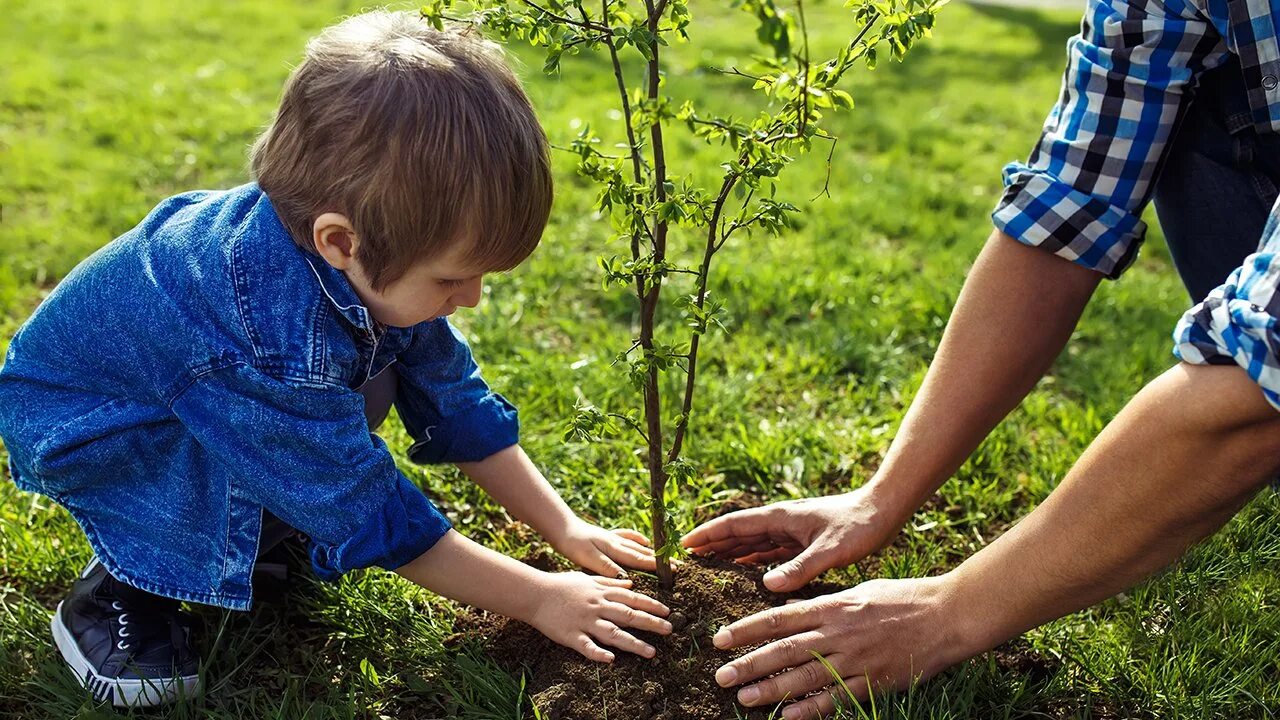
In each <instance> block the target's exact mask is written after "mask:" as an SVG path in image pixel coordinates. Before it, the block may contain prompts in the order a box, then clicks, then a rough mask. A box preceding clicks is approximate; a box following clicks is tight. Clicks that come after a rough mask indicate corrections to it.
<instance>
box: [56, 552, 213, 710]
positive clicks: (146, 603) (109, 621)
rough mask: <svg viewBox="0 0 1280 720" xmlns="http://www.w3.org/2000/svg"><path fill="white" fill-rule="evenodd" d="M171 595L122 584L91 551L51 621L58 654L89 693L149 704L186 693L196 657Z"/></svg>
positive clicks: (195, 683) (195, 678) (194, 677)
mask: <svg viewBox="0 0 1280 720" xmlns="http://www.w3.org/2000/svg"><path fill="white" fill-rule="evenodd" d="M178 607H179V603H178V601H177V600H171V599H169V598H163V597H159V596H157V595H152V594H150V593H147V592H143V591H141V590H138V589H136V588H133V587H130V586H128V585H126V584H124V583H122V582H120V581H118V580H116V579H115V578H113V577H111V575H110V574H109V573H108V572H107V569H106V568H104V567H103V566H102V563H100V562H98V560H97V558H94V560H93V561H92V562H90V563H89V565H88V567H86V568H85V570H84V572H83V573H81V575H80V578H79V579H78V580H76V582H75V584H74V585H73V586H72V587H71V594H70V595H68V596H67V598H66V599H65V600H63V601H62V602H60V603H58V609H57V611H56V612H54V614H53V620H52V622H51V626H52V629H53V639H54V642H56V643H57V645H58V651H59V652H61V653H62V659H63V660H65V661H66V662H67V665H69V666H71V671H72V672H73V673H74V674H75V676H76V678H77V679H78V680H79V681H80V684H81V685H83V686H85V687H86V688H88V689H89V691H90V692H92V693H93V697H94V698H95V699H97V700H107V701H110V702H111V704H112V705H115V706H118V707H150V706H155V705H163V704H165V703H169V702H173V701H174V700H177V699H178V698H180V697H191V696H192V695H193V694H194V693H195V692H196V691H197V689H198V687H199V682H200V677H199V675H198V672H197V671H198V666H199V659H198V658H197V657H196V654H195V653H194V652H193V651H192V650H191V646H190V645H189V643H188V635H189V634H190V630H189V628H188V627H187V622H186V619H185V618H184V617H183V616H182V613H181V612H179V610H178Z"/></svg>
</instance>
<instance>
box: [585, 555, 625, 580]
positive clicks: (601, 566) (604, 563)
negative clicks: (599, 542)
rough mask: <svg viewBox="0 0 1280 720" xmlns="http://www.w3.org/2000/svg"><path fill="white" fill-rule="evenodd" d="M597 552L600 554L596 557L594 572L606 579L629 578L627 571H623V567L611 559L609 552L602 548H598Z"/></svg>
mask: <svg viewBox="0 0 1280 720" xmlns="http://www.w3.org/2000/svg"><path fill="white" fill-rule="evenodd" d="M596 552H597V553H599V554H598V555H596V557H595V562H594V563H592V565H593V567H592V568H591V569H592V570H595V571H596V572H598V573H600V574H601V575H603V576H605V577H611V578H625V577H626V576H627V571H626V570H623V569H622V566H621V565H619V564H618V563H616V562H614V561H613V558H611V557H609V553H608V552H606V551H605V550H602V549H600V548H596Z"/></svg>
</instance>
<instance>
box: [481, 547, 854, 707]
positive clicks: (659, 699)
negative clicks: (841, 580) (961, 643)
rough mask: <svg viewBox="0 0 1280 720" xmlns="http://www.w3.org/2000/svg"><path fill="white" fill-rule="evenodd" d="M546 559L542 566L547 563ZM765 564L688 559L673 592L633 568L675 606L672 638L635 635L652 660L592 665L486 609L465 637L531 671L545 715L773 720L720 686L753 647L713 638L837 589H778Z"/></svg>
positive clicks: (639, 586) (639, 585) (645, 587)
mask: <svg viewBox="0 0 1280 720" xmlns="http://www.w3.org/2000/svg"><path fill="white" fill-rule="evenodd" d="M545 562H546V558H541V559H540V561H539V562H537V564H543V563H545ZM762 576H763V572H762V571H761V570H759V569H757V568H750V567H744V566H742V565H739V564H736V563H732V562H727V561H723V560H715V559H693V560H691V561H686V562H685V563H684V564H683V566H682V567H681V568H680V569H679V571H678V572H677V573H676V586H675V588H674V590H673V591H672V592H671V593H664V592H660V591H659V590H658V585H657V581H656V580H655V579H654V578H652V577H649V576H646V575H641V574H638V573H637V574H635V575H634V579H635V586H634V588H633V589H635V590H636V591H638V592H642V593H645V594H647V595H652V596H654V597H656V598H658V599H659V600H661V601H662V602H663V603H665V604H666V605H667V606H668V607H670V608H671V611H672V613H671V617H670V618H669V619H670V620H671V624H672V625H673V626H674V628H675V631H674V632H673V633H672V634H671V635H670V636H668V637H659V636H656V635H651V634H648V633H640V632H636V635H637V636H638V637H641V638H642V639H644V640H645V641H646V642H648V643H650V644H651V645H653V646H654V648H656V649H657V651H658V653H657V656H656V657H654V658H652V659H645V658H642V657H639V656H637V655H632V654H630V653H625V652H618V653H617V660H615V661H614V662H613V663H612V664H611V665H603V664H599V663H593V662H590V661H588V660H586V659H584V658H583V657H582V656H581V655H579V654H578V653H576V652H574V651H573V650H570V649H568V648H565V647H562V646H560V645H558V644H556V643H554V642H552V641H551V640H549V639H547V638H546V637H545V636H543V635H542V634H540V633H539V632H538V631H537V630H534V629H533V628H532V627H530V626H528V625H526V624H524V623H521V622H518V621H514V620H508V619H506V618H503V617H500V616H496V615H491V614H488V613H472V614H467V615H464V616H462V617H461V618H460V619H459V621H458V630H459V631H460V636H459V637H458V639H459V640H462V639H465V640H467V641H469V642H475V643H476V644H478V645H479V646H480V647H481V648H483V649H484V650H485V651H486V652H487V653H488V654H489V656H490V657H492V658H493V659H494V660H495V661H496V662H497V663H498V664H499V665H500V666H502V668H503V669H504V670H506V671H508V672H510V673H512V674H513V675H515V676H517V677H518V676H519V674H520V673H521V672H524V673H525V674H526V675H527V677H528V687H527V690H526V692H527V694H528V696H529V697H530V698H531V699H532V701H533V703H534V704H535V705H536V706H537V708H538V710H539V712H540V713H541V716H542V717H543V718H545V719H547V720H598V719H599V718H602V717H609V718H614V717H617V718H626V719H627V720H721V719H722V718H735V717H745V718H752V719H760V720H763V718H767V717H769V716H770V712H771V711H772V708H768V709H764V710H760V709H757V710H754V711H750V712H748V711H747V709H746V708H744V707H742V706H741V705H738V704H737V703H736V702H735V700H734V691H733V690H727V689H724V688H721V687H720V686H719V685H717V684H716V682H715V671H716V669H717V668H719V667H720V666H721V665H723V664H724V663H726V662H728V661H729V660H732V659H733V658H735V657H738V656H740V655H742V654H743V653H745V652H746V651H747V650H748V649H749V648H740V649H736V650H733V651H731V652H726V651H720V650H717V649H716V648H715V647H714V646H713V645H712V644H711V637H712V635H714V634H715V633H716V631H717V630H719V629H720V627H721V626H723V625H725V624H727V623H729V622H732V621H734V620H737V619H739V618H743V617H746V616H747V615H751V614H752V613H756V612H759V611H761V610H766V609H768V608H771V607H776V606H779V605H782V604H784V603H785V602H786V600H787V599H788V598H792V597H805V598H808V597H816V596H817V595H820V594H824V593H829V592H834V591H836V590H839V589H840V588H837V587H821V586H818V587H814V586H811V587H809V588H806V589H805V590H804V591H802V592H800V593H788V594H778V593H773V592H770V591H768V590H766V589H765V587H764V585H763V584H762V582H761V577H762Z"/></svg>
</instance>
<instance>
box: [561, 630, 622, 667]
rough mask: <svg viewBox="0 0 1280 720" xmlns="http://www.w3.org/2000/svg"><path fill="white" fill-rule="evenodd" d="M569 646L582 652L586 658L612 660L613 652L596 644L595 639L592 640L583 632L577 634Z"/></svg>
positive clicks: (601, 660) (602, 660)
mask: <svg viewBox="0 0 1280 720" xmlns="http://www.w3.org/2000/svg"><path fill="white" fill-rule="evenodd" d="M569 647H571V648H573V649H574V650H577V651H578V652H580V653H582V656H583V657H585V658H586V659H588V660H594V661H596V662H603V663H611V662H613V657H614V656H613V653H611V652H609V651H608V650H605V649H604V648H602V647H600V646H599V645H597V644H596V641H595V640H592V639H591V638H590V637H587V636H586V635H585V634H582V635H578V637H576V638H574V639H573V644H571V645H570V646H569Z"/></svg>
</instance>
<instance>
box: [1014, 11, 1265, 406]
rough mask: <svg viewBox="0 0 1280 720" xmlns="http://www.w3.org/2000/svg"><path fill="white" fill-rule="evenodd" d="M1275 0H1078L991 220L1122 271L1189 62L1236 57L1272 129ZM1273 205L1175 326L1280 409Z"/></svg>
mask: <svg viewBox="0 0 1280 720" xmlns="http://www.w3.org/2000/svg"><path fill="white" fill-rule="evenodd" d="M1278 21H1280V2H1277V3H1275V4H1273V3H1272V2H1268V1H1267V0H1088V7H1087V9H1086V11H1085V16H1084V20H1083V22H1082V24H1081V28H1080V34H1079V35H1077V36H1075V37H1073V38H1071V40H1070V41H1069V42H1068V43H1067V51H1068V63H1067V70H1066V74H1065V75H1064V77H1063V83H1062V92H1061V95H1060V97H1059V100H1058V103H1057V105H1055V106H1054V108H1053V110H1052V111H1050V113H1049V117H1048V119H1047V120H1046V121H1045V124H1044V131H1043V134H1042V135H1041V137H1040V140H1039V142H1038V143H1037V144H1036V146H1035V148H1034V149H1033V150H1032V152H1031V156H1030V158H1029V159H1028V160H1027V162H1025V163H1023V162H1015V163H1010V164H1009V165H1008V166H1006V167H1005V169H1004V180H1005V192H1004V196H1003V197H1002V198H1001V200H1000V202H999V204H998V205H997V206H996V209H995V212H994V213H993V214H992V220H993V221H994V223H995V226H996V228H997V229H999V230H1001V231H1003V232H1004V233H1005V234H1007V235H1009V236H1011V237H1013V238H1015V239H1017V240H1019V241H1020V242H1022V243H1025V244H1027V245H1032V246H1037V247H1042V248H1045V249H1047V250H1050V251H1052V252H1053V253H1055V254H1057V255H1059V256H1061V257H1063V258H1066V259H1068V260H1071V261H1073V262H1076V263H1079V264H1081V265H1084V266H1085V267H1088V268H1090V269H1093V270H1096V271H1098V272H1100V273H1103V274H1104V275H1106V276H1107V277H1109V278H1116V277H1119V276H1120V275H1121V274H1122V273H1123V272H1124V271H1125V269H1126V268H1128V266H1129V265H1130V264H1131V263H1132V262H1133V259H1134V257H1135V256H1136V255H1137V253H1138V247H1139V246H1140V245H1141V244H1142V240H1143V237H1144V235H1145V234H1146V224H1145V223H1143V222H1142V220H1141V217H1140V216H1141V214H1142V210H1143V208H1144V207H1145V206H1146V204H1147V202H1148V201H1149V200H1150V198H1151V193H1152V189H1153V187H1154V182H1155V179H1156V176H1157V174H1158V173H1159V171H1160V167H1161V164H1162V162H1163V159H1164V155H1165V151H1166V148H1167V147H1168V146H1169V143H1170V140H1171V139H1172V136H1173V132H1174V130H1175V128H1176V127H1177V125H1178V122H1179V120H1180V119H1181V118H1182V116H1183V114H1184V113H1185V111H1186V109H1187V105H1188V103H1189V102H1190V100H1191V97H1192V95H1191V92H1190V91H1191V89H1192V88H1193V87H1194V85H1195V82H1196V80H1197V78H1198V77H1199V75H1200V74H1201V73H1203V72H1205V71H1207V70H1211V69H1213V68H1215V67H1218V66H1220V65H1222V64H1223V63H1224V62H1226V61H1227V60H1228V59H1230V57H1231V56H1232V55H1235V56H1236V57H1238V58H1239V62H1240V65H1241V68H1242V70H1243V72H1244V80H1245V84H1246V87H1247V88H1248V92H1249V105H1250V108H1251V109H1252V114H1253V118H1252V119H1253V123H1254V127H1255V128H1256V129H1257V130H1258V132H1265V133H1273V132H1280V42H1278V40H1277V28H1276V23H1277V22H1278ZM1278 215H1280V205H1278V206H1277V207H1276V208H1273V209H1272V212H1271V220H1270V222H1269V223H1268V225H1267V231H1266V233H1265V234H1264V237H1263V239H1262V242H1261V243H1260V250H1259V252H1258V253H1257V254H1254V255H1250V256H1249V257H1248V258H1247V259H1246V260H1245V263H1244V265H1243V266H1242V267H1241V268H1239V269H1238V270H1236V271H1235V272H1234V273H1232V275H1231V276H1230V278H1229V279H1228V281H1227V283H1226V284H1224V285H1223V286H1221V287H1219V288H1218V289H1216V290H1214V291H1213V292H1212V293H1211V294H1210V295H1209V297H1208V298H1206V299H1205V301H1204V302H1202V303H1200V304H1198V305H1196V306H1195V307H1194V308H1192V309H1191V310H1189V311H1188V312H1187V313H1186V315H1185V316H1184V317H1183V319H1182V321H1181V322H1180V323H1179V324H1178V327H1177V329H1176V330H1175V331H1174V339H1175V342H1176V347H1175V350H1174V352H1175V354H1177V355H1178V357H1180V358H1182V359H1183V360H1185V361H1187V362H1192V363H1213V364H1226V363H1233V362H1234V363H1237V364H1239V365H1241V366H1242V367H1244V368H1245V369H1246V370H1247V371H1248V372H1249V375H1250V376H1251V377H1252V378H1253V379H1254V380H1255V381H1257V382H1258V383H1259V384H1260V385H1262V387H1263V389H1264V390H1265V392H1266V395H1267V398H1268V400H1270V401H1271V403H1272V404H1273V405H1275V406H1276V407H1277V408H1278V409H1280V338H1278V337H1277V336H1276V334H1275V332H1274V328H1275V326H1276V324H1277V318H1280V298H1278V297H1277V296H1278V295H1280V291H1278V290H1277V285H1278V284H1280V221H1278V218H1277V216H1278Z"/></svg>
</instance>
